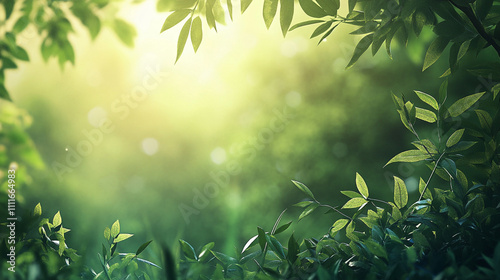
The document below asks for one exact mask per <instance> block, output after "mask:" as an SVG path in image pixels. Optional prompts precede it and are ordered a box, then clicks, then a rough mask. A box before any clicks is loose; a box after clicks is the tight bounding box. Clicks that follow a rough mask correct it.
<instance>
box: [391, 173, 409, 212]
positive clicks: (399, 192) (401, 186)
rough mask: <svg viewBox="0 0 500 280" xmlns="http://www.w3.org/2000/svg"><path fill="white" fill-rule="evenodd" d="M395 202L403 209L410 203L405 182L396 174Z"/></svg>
mask: <svg viewBox="0 0 500 280" xmlns="http://www.w3.org/2000/svg"><path fill="white" fill-rule="evenodd" d="M394 203H395V204H396V206H397V207H398V208H399V209H401V208H403V207H405V206H406V204H407V203H408V190H407V189H406V185H405V182H404V181H403V180H401V179H400V178H398V177H396V176H394Z"/></svg>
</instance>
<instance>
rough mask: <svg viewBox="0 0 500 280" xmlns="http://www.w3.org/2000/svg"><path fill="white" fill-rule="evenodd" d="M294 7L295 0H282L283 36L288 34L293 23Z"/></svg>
mask: <svg viewBox="0 0 500 280" xmlns="http://www.w3.org/2000/svg"><path fill="white" fill-rule="evenodd" d="M294 7H295V1H294V0H280V25H281V32H282V33H283V37H285V36H286V33H287V32H288V29H289V28H290V24H292V20H293V12H294Z"/></svg>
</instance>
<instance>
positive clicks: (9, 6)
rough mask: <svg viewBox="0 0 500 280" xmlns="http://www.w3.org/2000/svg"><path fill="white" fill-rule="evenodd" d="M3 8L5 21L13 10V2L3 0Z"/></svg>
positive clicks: (12, 0)
mask: <svg viewBox="0 0 500 280" xmlns="http://www.w3.org/2000/svg"><path fill="white" fill-rule="evenodd" d="M2 2H3V3H2V4H3V7H4V9H5V19H6V20H7V19H9V18H10V15H11V14H12V11H13V10H14V3H15V1H14V0H4V1H2Z"/></svg>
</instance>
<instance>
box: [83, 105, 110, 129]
mask: <svg viewBox="0 0 500 280" xmlns="http://www.w3.org/2000/svg"><path fill="white" fill-rule="evenodd" d="M107 117H108V112H106V110H104V109H103V108H102V107H99V106H97V107H94V108H92V109H91V110H90V111H89V112H88V114H87V120H88V121H89V123H90V125H91V126H93V127H97V128H98V127H100V126H101V124H102V121H103V120H105V119H106V118H107Z"/></svg>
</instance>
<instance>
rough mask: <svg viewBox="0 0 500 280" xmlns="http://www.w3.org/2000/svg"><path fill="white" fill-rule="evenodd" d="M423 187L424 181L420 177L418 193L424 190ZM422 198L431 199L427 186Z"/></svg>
mask: <svg viewBox="0 0 500 280" xmlns="http://www.w3.org/2000/svg"><path fill="white" fill-rule="evenodd" d="M424 188H425V182H424V179H422V178H420V181H419V183H418V192H419V193H420V194H422V192H423V191H424ZM423 198H427V199H431V200H432V193H431V191H430V190H429V188H427V189H426V190H425V193H424V196H423Z"/></svg>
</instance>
